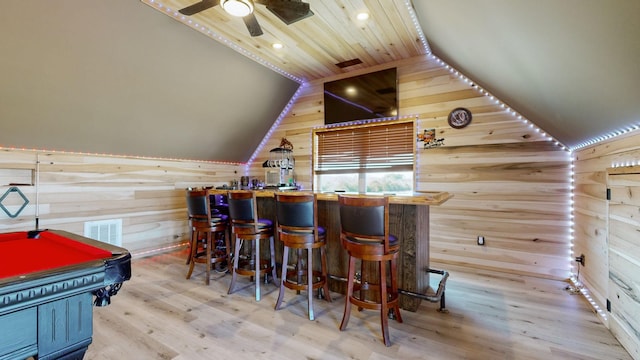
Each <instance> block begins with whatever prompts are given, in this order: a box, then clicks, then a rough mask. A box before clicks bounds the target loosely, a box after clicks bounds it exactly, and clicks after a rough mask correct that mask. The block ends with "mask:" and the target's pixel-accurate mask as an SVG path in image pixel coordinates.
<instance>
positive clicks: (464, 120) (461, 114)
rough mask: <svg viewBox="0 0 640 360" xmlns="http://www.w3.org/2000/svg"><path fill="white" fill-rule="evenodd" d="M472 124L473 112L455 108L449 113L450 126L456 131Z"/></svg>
mask: <svg viewBox="0 0 640 360" xmlns="http://www.w3.org/2000/svg"><path fill="white" fill-rule="evenodd" d="M470 123H471V111H469V110H467V109H465V108H455V109H453V110H451V112H450V113H449V125H450V126H451V127H452V128H454V129H462V128H463V127H465V126H467V125H469V124H470Z"/></svg>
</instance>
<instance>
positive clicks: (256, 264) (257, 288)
mask: <svg viewBox="0 0 640 360" xmlns="http://www.w3.org/2000/svg"><path fill="white" fill-rule="evenodd" d="M255 244H256V251H255V252H254V254H253V256H255V259H256V260H255V274H256V279H255V280H256V301H260V280H261V278H260V270H261V266H260V239H256V240H255Z"/></svg>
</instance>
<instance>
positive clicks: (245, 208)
mask: <svg viewBox="0 0 640 360" xmlns="http://www.w3.org/2000/svg"><path fill="white" fill-rule="evenodd" d="M227 201H228V203H229V218H230V219H231V234H232V235H231V236H233V237H234V239H235V247H234V254H233V267H232V269H231V284H229V291H228V293H229V294H232V293H233V292H234V291H235V284H236V278H237V275H243V276H250V277H252V278H254V277H255V287H256V301H260V281H261V278H262V276H263V275H264V276H265V282H267V281H268V277H269V274H270V275H271V281H272V282H273V283H274V285H275V278H276V260H275V244H274V240H273V222H272V221H271V220H268V219H258V209H257V204H256V195H255V193H254V192H253V191H245V190H234V191H230V192H229V194H228V198H227ZM261 240H269V250H270V256H269V259H268V260H262V259H261V257H260V241H261ZM247 243H248V244H250V245H251V249H250V250H249V253H250V254H249V256H248V258H246V259H242V260H241V259H240V252H241V250H242V248H243V246H244V245H246V244H247Z"/></svg>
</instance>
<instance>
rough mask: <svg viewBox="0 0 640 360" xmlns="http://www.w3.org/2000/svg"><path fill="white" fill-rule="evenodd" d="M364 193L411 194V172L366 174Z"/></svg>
mask: <svg viewBox="0 0 640 360" xmlns="http://www.w3.org/2000/svg"><path fill="white" fill-rule="evenodd" d="M365 191H366V192H371V193H389V192H390V193H395V194H403V193H411V192H413V172H412V171H402V172H377V173H371V172H370V173H367V181H366V190H365Z"/></svg>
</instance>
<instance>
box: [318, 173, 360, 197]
mask: <svg viewBox="0 0 640 360" xmlns="http://www.w3.org/2000/svg"><path fill="white" fill-rule="evenodd" d="M318 185H319V187H320V188H319V189H318V190H320V191H336V190H344V191H347V192H358V174H353V173H351V174H323V175H318Z"/></svg>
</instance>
